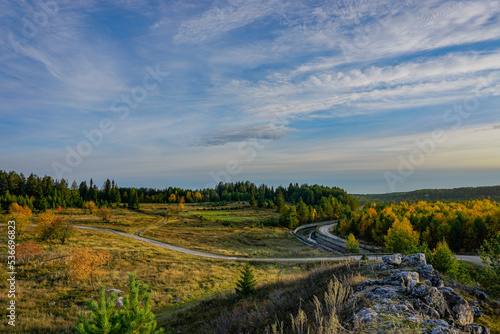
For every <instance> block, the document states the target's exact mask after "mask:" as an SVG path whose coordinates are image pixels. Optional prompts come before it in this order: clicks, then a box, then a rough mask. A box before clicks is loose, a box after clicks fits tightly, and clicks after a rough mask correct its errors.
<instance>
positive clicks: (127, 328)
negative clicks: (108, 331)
mask: <svg viewBox="0 0 500 334" xmlns="http://www.w3.org/2000/svg"><path fill="white" fill-rule="evenodd" d="M129 288H130V295H126V296H125V297H124V298H123V308H122V309H120V323H121V333H142V334H153V333H154V334H160V333H163V328H161V329H159V330H157V329H156V326H157V323H156V319H155V315H154V313H153V312H151V294H150V293H149V292H148V288H149V286H148V285H147V284H142V283H141V281H138V280H136V279H135V273H132V274H129Z"/></svg>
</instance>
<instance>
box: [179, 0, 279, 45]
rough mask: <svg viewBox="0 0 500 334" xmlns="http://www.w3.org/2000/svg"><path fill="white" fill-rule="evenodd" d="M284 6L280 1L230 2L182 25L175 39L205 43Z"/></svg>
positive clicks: (238, 0)
mask: <svg viewBox="0 0 500 334" xmlns="http://www.w3.org/2000/svg"><path fill="white" fill-rule="evenodd" d="M282 6H283V4H282V3H281V2H280V1H279V0H270V1H262V0H246V1H244V0H230V1H229V3H228V4H226V5H225V6H223V7H213V8H211V9H209V10H208V11H206V12H205V13H204V14H203V15H202V16H201V17H198V18H194V19H190V20H188V21H186V22H184V23H182V25H181V26H180V27H179V32H178V34H177V35H176V36H175V37H174V39H175V40H176V41H177V42H178V43H201V42H205V41H207V40H210V39H212V38H216V37H219V36H220V35H222V34H224V33H226V32H229V31H231V30H234V29H237V28H240V27H243V26H245V25H247V24H250V23H252V22H254V21H255V20H258V19H260V18H263V17H266V16H268V15H271V14H273V13H275V12H276V11H277V10H278V9H279V8H281V7H282Z"/></svg>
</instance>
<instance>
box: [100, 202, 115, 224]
mask: <svg viewBox="0 0 500 334" xmlns="http://www.w3.org/2000/svg"><path fill="white" fill-rule="evenodd" d="M97 216H98V217H100V218H102V220H104V221H106V222H109V221H110V220H111V218H113V210H111V209H110V208H108V207H106V206H103V207H102V208H100V209H99V210H98V211H97Z"/></svg>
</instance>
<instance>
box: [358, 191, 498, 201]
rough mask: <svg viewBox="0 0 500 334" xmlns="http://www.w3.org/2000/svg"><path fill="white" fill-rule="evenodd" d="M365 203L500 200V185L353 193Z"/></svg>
mask: <svg viewBox="0 0 500 334" xmlns="http://www.w3.org/2000/svg"><path fill="white" fill-rule="evenodd" d="M353 196H355V197H356V198H357V199H358V200H359V202H360V203H361V204H362V205H364V204H367V203H387V202H393V203H399V202H417V201H431V202H432V201H448V202H456V201H472V200H475V199H490V200H494V201H497V202H500V186H489V187H462V188H454V189H421V190H415V191H409V192H397V193H387V194H370V195H353Z"/></svg>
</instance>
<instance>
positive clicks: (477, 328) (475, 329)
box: [464, 324, 490, 334]
mask: <svg viewBox="0 0 500 334" xmlns="http://www.w3.org/2000/svg"><path fill="white" fill-rule="evenodd" d="M464 329H465V330H466V331H467V332H468V333H472V334H490V329H489V328H488V327H485V326H482V325H476V324H472V325H467V326H465V328H464Z"/></svg>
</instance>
